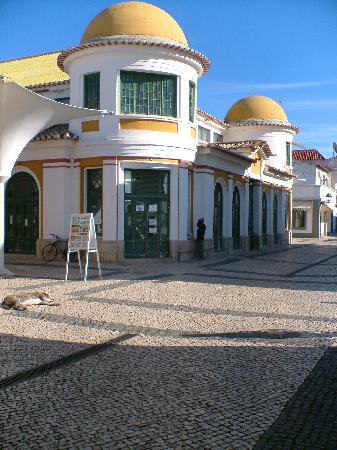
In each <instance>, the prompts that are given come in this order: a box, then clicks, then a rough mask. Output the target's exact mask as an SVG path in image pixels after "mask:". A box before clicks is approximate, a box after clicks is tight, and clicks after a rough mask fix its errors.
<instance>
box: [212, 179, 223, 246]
mask: <svg viewBox="0 0 337 450" xmlns="http://www.w3.org/2000/svg"><path fill="white" fill-rule="evenodd" d="M222 215H223V194H222V188H221V185H220V183H216V185H215V188H214V216H213V239H214V250H215V251H220V250H222V249H223V239H222V235H223V224H222Z"/></svg>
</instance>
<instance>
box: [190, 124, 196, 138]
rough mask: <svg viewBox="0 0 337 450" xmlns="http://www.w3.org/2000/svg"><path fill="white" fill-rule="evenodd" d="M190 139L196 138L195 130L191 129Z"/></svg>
mask: <svg viewBox="0 0 337 450" xmlns="http://www.w3.org/2000/svg"><path fill="white" fill-rule="evenodd" d="M191 138H192V139H196V138H197V130H196V129H195V128H192V127H191Z"/></svg>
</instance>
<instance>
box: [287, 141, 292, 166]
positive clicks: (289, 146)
mask: <svg viewBox="0 0 337 450" xmlns="http://www.w3.org/2000/svg"><path fill="white" fill-rule="evenodd" d="M290 152H291V145H290V142H286V165H287V166H290Z"/></svg>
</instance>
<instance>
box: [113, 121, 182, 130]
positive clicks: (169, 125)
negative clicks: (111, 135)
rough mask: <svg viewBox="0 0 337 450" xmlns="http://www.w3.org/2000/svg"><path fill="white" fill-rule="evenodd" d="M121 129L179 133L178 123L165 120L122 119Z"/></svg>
mask: <svg viewBox="0 0 337 450" xmlns="http://www.w3.org/2000/svg"><path fill="white" fill-rule="evenodd" d="M120 127H121V130H139V131H160V132H163V133H178V124H177V123H175V122H167V121H164V120H147V119H121V120H120Z"/></svg>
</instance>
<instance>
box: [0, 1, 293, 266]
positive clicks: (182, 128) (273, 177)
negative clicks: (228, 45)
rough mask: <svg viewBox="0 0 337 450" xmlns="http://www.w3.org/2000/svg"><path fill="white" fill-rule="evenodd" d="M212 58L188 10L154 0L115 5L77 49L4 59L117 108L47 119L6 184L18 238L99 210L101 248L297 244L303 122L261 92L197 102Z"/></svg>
mask: <svg viewBox="0 0 337 450" xmlns="http://www.w3.org/2000/svg"><path fill="white" fill-rule="evenodd" d="M209 67H210V63H209V61H208V59H207V58H206V57H205V56H204V55H202V54H200V53H199V52H197V51H195V50H192V49H191V48H190V47H189V46H188V43H187V40H186V38H185V35H184V33H183V31H182V29H181V28H180V26H179V25H178V24H177V22H176V21H175V20H174V19H173V18H172V17H171V16H169V15H168V14H167V13H166V12H164V11H163V10H161V9H159V8H157V7H155V6H152V5H149V4H147V3H142V2H126V3H120V4H117V5H113V6H112V7H110V8H108V9H106V10H104V11H103V12H102V13H100V14H98V15H97V16H96V17H95V18H94V19H93V20H92V21H91V23H90V24H89V25H88V27H87V28H86V30H85V31H84V34H83V36H82V40H81V42H80V43H79V45H76V46H75V47H73V48H71V49H68V50H65V51H63V52H54V53H50V54H45V55H38V56H34V57H28V58H21V59H18V60H13V61H5V62H2V63H0V73H3V74H6V75H8V76H10V77H11V78H13V79H14V80H15V81H17V82H18V83H19V84H21V85H23V86H25V87H27V88H29V89H32V90H33V91H34V92H36V93H39V94H41V95H44V96H46V97H48V98H50V99H53V100H56V101H61V102H64V103H70V104H72V105H79V106H84V107H88V108H94V109H103V110H107V111H112V113H110V114H106V115H103V116H101V117H100V118H99V119H97V118H92V119H85V120H73V121H71V122H70V123H69V124H66V123H65V124H60V125H58V126H54V127H51V128H50V129H47V130H44V131H43V132H42V133H40V134H39V135H37V136H36V137H35V138H34V139H33V141H31V142H30V144H29V145H27V147H26V148H25V149H24V151H23V152H22V154H21V155H20V157H19V159H18V161H17V163H16V166H15V169H14V170H13V174H12V177H11V178H10V179H9V181H8V182H7V187H6V251H7V252H14V253H35V252H37V254H39V253H40V251H41V247H42V246H43V245H44V244H45V243H46V242H47V241H48V240H49V239H50V234H51V233H54V234H57V235H59V236H61V237H63V238H66V237H67V236H68V230H69V220H70V214H71V213H78V212H93V213H94V216H95V223H96V232H97V235H98V243H99V250H100V255H101V259H102V260H105V261H120V260H122V259H124V258H132V257H171V258H173V259H177V260H188V259H191V258H193V256H194V251H195V241H194V239H195V237H196V222H197V220H198V219H199V218H201V217H203V218H204V219H205V224H206V235H205V251H206V254H208V255H210V254H212V253H213V252H217V251H219V252H220V251H222V252H225V253H246V252H249V251H252V250H259V249H267V248H270V247H272V246H285V245H288V243H289V234H290V224H291V191H292V182H293V175H292V157H291V145H292V141H293V137H294V135H295V134H296V133H297V131H298V130H297V128H296V127H295V126H293V125H291V124H290V123H289V122H288V119H287V116H286V114H285V112H284V110H283V109H282V108H281V106H280V105H279V104H277V103H276V102H274V101H273V100H271V99H269V98H266V97H262V96H251V97H247V98H244V99H241V100H239V101H238V102H236V103H235V104H234V105H232V106H231V107H230V108H229V109H228V111H227V114H226V116H225V119H224V120H219V119H217V118H215V117H213V116H212V115H210V114H208V113H206V112H204V111H202V110H200V109H198V108H197V97H198V79H199V78H200V77H201V76H203V75H205V74H206V73H207V71H208V70H209Z"/></svg>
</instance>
